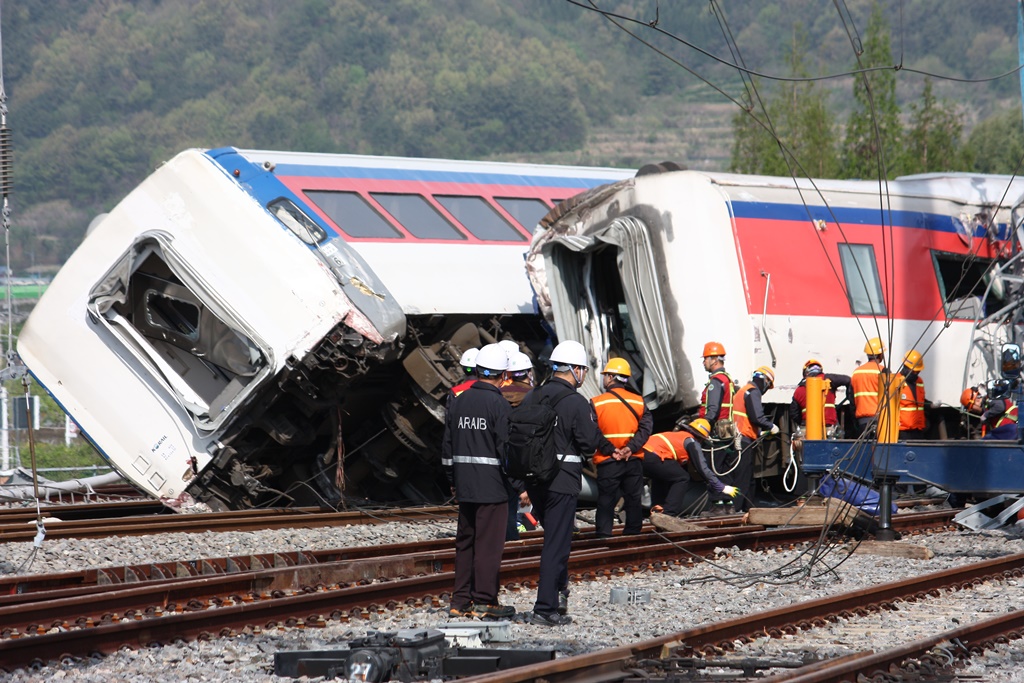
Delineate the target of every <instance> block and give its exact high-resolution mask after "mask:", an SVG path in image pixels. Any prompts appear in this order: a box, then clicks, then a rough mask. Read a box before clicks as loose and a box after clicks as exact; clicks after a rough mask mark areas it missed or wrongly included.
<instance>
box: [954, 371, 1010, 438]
mask: <svg viewBox="0 0 1024 683" xmlns="http://www.w3.org/2000/svg"><path fill="white" fill-rule="evenodd" d="M960 405H962V406H963V407H964V408H966V409H967V411H968V413H970V414H973V415H977V416H979V419H980V420H981V438H983V439H988V440H1009V439H1016V438H1017V402H1016V401H1014V400H1013V399H1012V398H1010V383H1009V382H1008V381H1007V380H1005V379H1001V380H996V381H994V382H993V383H992V385H991V389H990V390H989V393H988V396H987V397H986V396H984V395H982V393H981V392H980V391H979V390H978V388H977V387H968V388H967V389H964V391H963V393H962V394H960Z"/></svg>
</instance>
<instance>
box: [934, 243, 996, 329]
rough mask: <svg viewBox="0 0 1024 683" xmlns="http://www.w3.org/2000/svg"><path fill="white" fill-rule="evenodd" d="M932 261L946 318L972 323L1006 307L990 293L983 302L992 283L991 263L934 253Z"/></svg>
mask: <svg viewBox="0 0 1024 683" xmlns="http://www.w3.org/2000/svg"><path fill="white" fill-rule="evenodd" d="M932 261H933V262H934V264H935V277H936V278H938V281H939V291H940V292H941V293H942V301H943V303H944V304H945V306H946V316H947V317H949V318H959V319H966V320H974V319H976V318H980V317H982V316H985V315H987V314H988V313H992V312H995V311H997V310H999V309H1000V308H1002V307H1003V306H1004V305H1005V304H1006V300H1005V299H1004V298H1002V297H1001V296H997V295H996V294H995V293H994V292H989V293H988V296H987V297H986V298H985V299H984V300H982V297H984V296H985V293H986V290H987V289H988V283H989V281H990V279H991V275H990V273H989V270H990V268H991V267H992V260H991V259H986V258H979V257H977V256H965V255H963V254H951V253H948V252H942V251H933V252H932Z"/></svg>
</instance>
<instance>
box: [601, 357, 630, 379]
mask: <svg viewBox="0 0 1024 683" xmlns="http://www.w3.org/2000/svg"><path fill="white" fill-rule="evenodd" d="M601 374H602V375H622V376H623V377H632V376H633V373H632V371H631V370H630V369H629V362H628V361H627V360H626V359H625V358H609V359H608V365H606V366H604V370H602V371H601Z"/></svg>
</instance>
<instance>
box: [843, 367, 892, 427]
mask: <svg viewBox="0 0 1024 683" xmlns="http://www.w3.org/2000/svg"><path fill="white" fill-rule="evenodd" d="M883 369H884V367H883V365H882V364H881V363H879V362H878V361H875V360H869V361H868V362H867V363H865V364H864V365H861V366H860V367H859V368H857V369H856V370H854V371H853V375H852V376H851V377H850V384H851V385H852V386H853V404H854V406H855V407H856V410H857V417H874V416H875V415H877V414H878V376H879V375H880V374H882V370H883Z"/></svg>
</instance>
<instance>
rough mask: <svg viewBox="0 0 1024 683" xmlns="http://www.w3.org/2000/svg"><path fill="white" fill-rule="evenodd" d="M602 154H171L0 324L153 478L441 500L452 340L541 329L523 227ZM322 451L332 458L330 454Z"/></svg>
mask: <svg viewBox="0 0 1024 683" xmlns="http://www.w3.org/2000/svg"><path fill="white" fill-rule="evenodd" d="M627 175H630V173H628V172H626V171H615V170H611V169H588V168H569V167H557V166H535V165H528V164H499V163H477V162H456V161H433V160H415V159H399V158H383V157H360V156H346V155H315V154H294V153H284V152H260V151H241V150H236V149H233V148H225V149H216V150H211V151H207V152H202V151H199V150H192V151H186V152H183V153H181V154H179V155H178V156H176V157H175V158H174V159H172V160H170V161H169V162H167V163H166V164H164V165H163V166H161V167H160V168H159V169H158V170H157V171H156V172H155V173H154V174H153V175H152V176H150V177H149V178H148V179H146V180H145V181H144V182H143V183H142V184H141V185H140V186H139V187H138V188H136V189H135V190H134V191H132V192H131V193H130V194H129V195H128V196H127V197H126V198H125V199H124V200H123V201H121V202H120V203H119V204H118V205H117V207H115V208H114V209H113V210H112V211H111V212H110V213H109V215H106V216H105V217H104V218H103V219H102V220H100V221H98V222H97V224H96V225H95V227H94V228H93V229H92V230H91V231H90V233H89V234H88V235H87V236H86V238H85V240H84V241H83V243H82V245H81V246H80V247H79V248H78V249H77V250H76V252H75V253H74V254H73V255H72V257H71V258H70V259H69V260H68V262H67V263H66V264H65V265H64V267H63V268H62V269H61V271H60V272H59V273H58V275H57V277H56V278H55V279H54V281H53V283H52V285H51V286H50V287H49V289H48V291H47V292H46V294H45V295H44V296H43V297H42V299H41V300H40V302H39V304H38V305H37V306H36V308H35V310H34V311H33V313H32V315H31V316H30V318H29V320H28V322H27V323H26V325H25V327H24V330H23V331H22V333H21V335H20V337H19V339H18V352H19V354H20V356H21V358H22V359H23V360H24V362H25V364H26V365H27V367H28V369H29V371H30V372H31V373H32V374H33V376H34V377H35V378H36V379H37V381H38V382H39V383H40V384H41V385H42V386H43V387H44V388H45V389H46V390H47V391H48V392H50V393H51V394H52V395H53V397H54V398H55V399H56V400H57V402H58V403H59V404H60V405H61V406H62V407H63V408H64V409H65V410H66V411H67V412H68V414H69V415H70V416H71V417H72V418H73V419H74V420H75V421H76V422H77V423H78V424H79V425H80V427H81V428H82V431H83V433H84V434H85V435H86V436H87V437H88V438H89V439H90V440H91V441H92V442H93V443H94V444H95V445H96V446H97V448H98V449H99V451H100V452H101V453H102V454H103V455H104V456H105V457H106V458H107V459H108V460H109V462H110V463H111V464H112V465H113V467H115V468H116V469H117V470H119V471H120V472H121V473H122V474H123V475H124V476H125V477H126V478H127V479H128V480H129V481H131V482H132V483H133V484H135V485H136V486H138V487H139V488H140V489H142V490H144V491H146V492H148V493H150V494H152V495H153V496H155V497H158V498H161V499H164V500H167V501H169V502H172V503H174V502H180V501H181V500H182V499H183V498H184V497H185V496H191V497H193V498H195V499H198V500H201V501H204V502H206V503H208V504H209V505H211V506H212V507H214V508H216V509H223V508H244V507H251V506H258V505H288V504H292V503H301V504H324V505H335V504H337V503H338V501H339V499H340V497H341V496H342V495H343V492H344V494H347V495H350V496H363V497H368V498H371V499H374V500H378V501H425V500H443V499H444V498H445V497H446V493H447V486H446V485H445V484H444V478H443V475H442V474H441V472H440V466H439V457H438V453H437V448H436V447H435V444H436V443H437V442H438V441H439V437H440V429H441V424H442V423H441V418H442V417H443V411H444V409H443V401H444V397H445V393H446V392H447V390H448V388H449V387H450V386H451V385H453V384H455V383H457V382H458V381H461V375H462V370H461V368H460V367H459V364H458V361H459V358H460V356H461V354H462V352H463V351H465V350H466V349H468V348H471V347H477V346H480V345H481V344H482V343H487V342H489V341H493V340H495V339H497V338H501V337H508V336H510V337H512V338H514V339H519V340H530V341H532V342H533V343H534V344H535V346H534V348H532V349H531V350H532V351H533V352H534V353H535V354H538V353H542V352H543V348H542V347H543V345H544V344H545V343H546V342H547V337H548V336H549V335H548V333H547V332H546V331H545V330H544V329H543V328H542V326H541V320H540V318H539V317H538V316H537V315H536V313H535V309H534V305H533V297H532V292H531V291H530V288H529V284H528V282H527V280H526V278H525V276H524V274H523V254H524V252H525V249H526V245H527V242H528V240H529V237H530V233H531V229H532V228H533V227H534V226H535V225H536V224H537V221H538V220H539V219H540V217H542V216H543V215H544V214H546V213H547V212H548V211H549V210H550V209H551V208H552V207H553V206H554V205H555V204H556V203H557V202H559V201H561V200H563V199H566V198H568V197H570V196H572V195H574V194H576V193H578V192H580V191H582V190H585V189H588V188H590V187H594V186H597V185H600V184H605V183H607V182H610V181H614V180H617V179H619V178H622V177H625V176H627ZM339 463H343V464H342V466H341V467H339V466H338V465H339Z"/></svg>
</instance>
